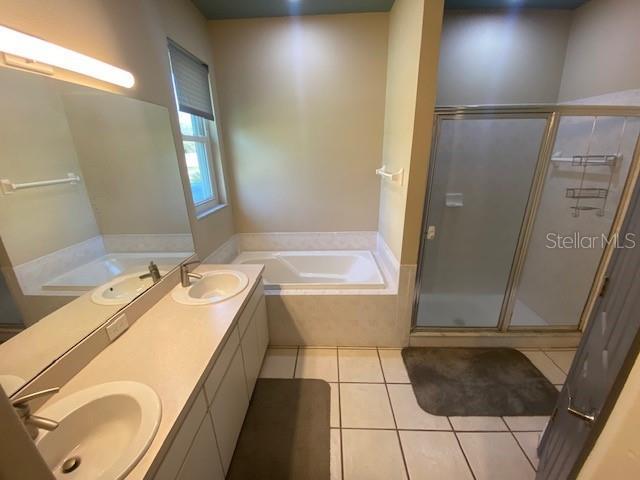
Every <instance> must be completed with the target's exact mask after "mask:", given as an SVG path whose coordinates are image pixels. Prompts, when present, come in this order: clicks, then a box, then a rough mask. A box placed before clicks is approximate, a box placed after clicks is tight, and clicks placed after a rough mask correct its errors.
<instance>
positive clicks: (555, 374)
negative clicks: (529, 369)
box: [522, 352, 567, 385]
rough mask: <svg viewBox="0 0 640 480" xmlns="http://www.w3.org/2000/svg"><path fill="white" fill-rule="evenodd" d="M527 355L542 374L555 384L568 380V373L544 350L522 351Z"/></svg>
mask: <svg viewBox="0 0 640 480" xmlns="http://www.w3.org/2000/svg"><path fill="white" fill-rule="evenodd" d="M522 353H523V354H524V355H526V356H527V358H528V359H529V360H531V363H533V364H534V365H535V366H536V368H537V369H538V370H540V371H541V372H542V374H543V375H544V376H545V377H547V378H548V379H549V381H550V382H551V383H553V384H554V385H561V384H563V383H564V381H565V380H566V378H567V376H566V374H565V373H564V372H563V371H562V370H560V369H559V368H558V367H557V366H556V364H555V363H553V362H552V361H551V359H550V358H549V357H547V356H546V355H545V353H544V352H522Z"/></svg>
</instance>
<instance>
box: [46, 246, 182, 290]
mask: <svg viewBox="0 0 640 480" xmlns="http://www.w3.org/2000/svg"><path fill="white" fill-rule="evenodd" d="M191 255H193V253H190V252H184V253H181V252H144V253H108V254H106V255H103V256H102V257H100V258H97V259H95V260H93V261H91V262H88V263H85V264H84V265H81V266H79V267H76V268H74V269H73V270H70V271H68V272H65V273H63V274H62V275H59V276H57V277H55V278H53V279H51V280H50V281H48V282H47V283H45V284H44V285H42V289H43V290H44V291H50V292H56V291H58V292H59V291H66V292H84V291H88V290H92V289H94V288H95V287H97V286H98V285H102V284H105V283H107V282H109V281H111V280H113V279H114V278H115V277H117V276H119V275H124V274H128V273H134V272H140V271H146V269H147V268H148V265H149V262H151V261H153V262H154V263H155V264H156V265H158V268H159V269H160V271H161V272H167V271H168V270H171V269H172V268H173V267H175V266H176V265H178V264H179V263H180V262H182V261H184V260H185V259H187V258H189V257H190V256H191Z"/></svg>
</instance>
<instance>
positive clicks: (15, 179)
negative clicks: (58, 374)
mask: <svg viewBox="0 0 640 480" xmlns="http://www.w3.org/2000/svg"><path fill="white" fill-rule="evenodd" d="M193 250H194V247H193V240H192V237H191V231H190V228H189V221H188V217H187V210H186V206H185V201H184V194H183V189H182V183H181V181H180V174H179V172H178V161H177V157H176V151H175V145H174V140H173V135H172V131H171V127H170V122H169V114H168V111H167V109H166V108H164V107H161V106H158V105H153V104H150V103H146V102H142V101H139V100H134V99H131V98H127V97H124V96H120V95H115V94H111V93H107V92H104V91H101V90H95V89H92V88H88V87H84V86H80V85H76V84H72V83H67V82H61V81H58V80H54V79H52V78H49V77H45V76H41V75H35V74H31V73H28V72H22V71H18V70H12V69H9V68H0V267H1V275H0V331H1V332H2V335H3V336H2V339H3V340H4V341H3V342H2V344H0V383H1V384H2V386H3V388H4V389H5V391H6V393H7V394H9V395H11V394H13V393H15V392H16V391H17V390H18V389H20V388H21V387H22V386H23V385H24V384H25V383H26V382H28V381H29V380H31V379H32V378H34V377H35V376H36V375H37V374H38V373H40V372H41V371H42V370H43V369H45V368H46V367H47V366H49V365H50V364H51V363H52V362H53V361H55V360H56V359H57V358H59V357H60V356H61V355H62V354H64V353H65V352H67V351H68V350H69V349H70V348H71V347H73V346H74V345H76V344H77V343H78V342H79V341H80V340H82V339H83V338H85V337H86V336H87V335H88V334H89V333H91V332H92V331H94V330H95V329H96V328H97V327H99V326H100V325H102V324H103V323H104V322H105V321H106V320H107V319H109V318H110V317H111V316H113V315H114V314H115V313H116V312H117V311H118V310H120V309H121V308H123V307H124V306H125V305H126V304H128V303H129V302H131V301H132V300H133V299H134V298H135V297H136V296H138V295H140V294H141V293H142V292H144V291H145V290H146V289H148V288H149V287H150V286H152V285H153V283H154V280H157V276H156V275H155V273H154V275H152V274H151V271H153V270H154V268H153V265H155V266H157V272H158V273H159V274H160V275H163V274H165V273H167V272H168V271H169V270H170V269H172V268H174V267H175V266H176V265H178V264H179V263H180V262H181V261H183V260H184V259H186V258H188V257H189V256H191V255H192V254H193ZM151 262H153V265H151V267H150V263H151ZM154 277H155V278H154ZM10 332H13V333H15V332H19V333H17V334H15V335H13V336H11V335H10Z"/></svg>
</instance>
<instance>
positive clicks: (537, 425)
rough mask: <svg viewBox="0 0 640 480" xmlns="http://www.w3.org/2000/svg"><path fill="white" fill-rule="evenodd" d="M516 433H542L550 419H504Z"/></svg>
mask: <svg viewBox="0 0 640 480" xmlns="http://www.w3.org/2000/svg"><path fill="white" fill-rule="evenodd" d="M502 418H504V421H505V422H507V425H509V428H510V429H511V430H513V431H514V432H541V431H543V430H544V427H545V426H546V425H547V422H548V421H549V417H502Z"/></svg>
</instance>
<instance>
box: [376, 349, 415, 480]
mask: <svg viewBox="0 0 640 480" xmlns="http://www.w3.org/2000/svg"><path fill="white" fill-rule="evenodd" d="M376 355H377V356H378V365H380V371H381V372H382V380H383V381H384V389H385V391H386V392H387V400H388V401H389V408H390V409H391V416H392V417H393V424H394V425H395V427H396V428H395V431H396V438H397V439H398V446H399V447H400V455H401V456H402V464H403V465H404V472H405V473H406V474H407V479H409V480H410V479H411V475H409V467H408V466H407V459H406V457H405V455H404V448H402V439H401V438H400V431H399V430H398V422H397V421H396V412H394V411H393V403H391V395H389V386H388V385H387V379H386V377H385V375H384V368H382V358H381V357H380V351H379V350H378V349H377V348H376Z"/></svg>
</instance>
